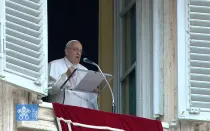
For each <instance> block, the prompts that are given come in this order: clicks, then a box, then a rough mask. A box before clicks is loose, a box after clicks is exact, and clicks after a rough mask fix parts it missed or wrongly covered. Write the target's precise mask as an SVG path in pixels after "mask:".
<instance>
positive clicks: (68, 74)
mask: <svg viewBox="0 0 210 131" xmlns="http://www.w3.org/2000/svg"><path fill="white" fill-rule="evenodd" d="M74 70H75V67H74V66H71V67H70V68H69V69H68V70H67V71H66V75H67V77H69V76H70V75H71V73H72V72H73V71H74Z"/></svg>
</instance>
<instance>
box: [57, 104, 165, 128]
mask: <svg viewBox="0 0 210 131" xmlns="http://www.w3.org/2000/svg"><path fill="white" fill-rule="evenodd" d="M53 108H54V111H55V115H56V118H57V120H58V125H59V128H60V130H61V129H62V131H102V130H106V131H163V128H162V124H161V122H160V121H158V120H151V119H146V118H140V117H135V116H131V115H122V114H114V113H109V112H103V111H97V110H92V109H87V108H81V107H76V106H69V105H63V104H59V103H53ZM59 120H60V121H59Z"/></svg>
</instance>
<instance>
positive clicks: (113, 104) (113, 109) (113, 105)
mask: <svg viewBox="0 0 210 131" xmlns="http://www.w3.org/2000/svg"><path fill="white" fill-rule="evenodd" d="M86 62H87V61H86ZM87 63H90V64H93V65H95V66H96V67H97V68H98V69H99V71H100V72H101V74H102V75H103V77H104V79H105V81H106V83H107V85H108V87H109V90H110V92H111V95H112V113H115V103H114V94H113V92H112V88H111V86H110V84H109V82H108V81H107V79H106V77H105V76H104V74H103V72H102V71H101V69H100V67H99V66H98V65H97V64H96V63H94V62H87Z"/></svg>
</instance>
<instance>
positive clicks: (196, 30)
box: [189, 0, 210, 110]
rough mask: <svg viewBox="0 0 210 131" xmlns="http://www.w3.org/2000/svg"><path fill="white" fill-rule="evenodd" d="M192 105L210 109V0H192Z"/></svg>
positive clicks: (190, 16)
mask: <svg viewBox="0 0 210 131" xmlns="http://www.w3.org/2000/svg"><path fill="white" fill-rule="evenodd" d="M189 6H190V9H189V10H190V11H189V13H190V14H189V23H190V25H189V26H190V49H189V51H190V94H191V96H190V106H191V107H195V108H200V109H202V110H205V109H210V1H200V0H199V1H198V0H197V1H196V0H191V1H190V4H189Z"/></svg>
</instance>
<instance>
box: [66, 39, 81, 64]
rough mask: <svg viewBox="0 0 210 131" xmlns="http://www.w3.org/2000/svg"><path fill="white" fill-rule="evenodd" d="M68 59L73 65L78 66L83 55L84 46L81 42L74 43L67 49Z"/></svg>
mask: <svg viewBox="0 0 210 131" xmlns="http://www.w3.org/2000/svg"><path fill="white" fill-rule="evenodd" d="M65 53H66V57H67V59H68V60H69V61H71V63H72V64H78V63H79V62H80V59H81V55H82V44H81V43H80V42H74V43H72V44H71V45H70V46H69V47H68V48H66V49H65Z"/></svg>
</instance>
